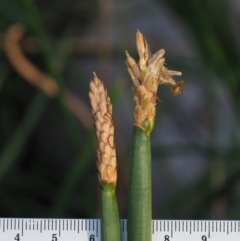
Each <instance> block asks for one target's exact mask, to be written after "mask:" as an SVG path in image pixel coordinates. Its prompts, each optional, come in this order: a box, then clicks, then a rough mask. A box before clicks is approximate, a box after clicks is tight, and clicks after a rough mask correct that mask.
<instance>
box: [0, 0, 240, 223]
mask: <svg viewBox="0 0 240 241" xmlns="http://www.w3.org/2000/svg"><path fill="white" fill-rule="evenodd" d="M239 13H240V3H239V1H237V0H228V1H227V0H182V1H178V0H151V1H147V0H140V1H137V0H131V1H126V0H123V1H115V0H112V1H111V0H99V1H93V0H88V1H84V0H82V1H80V0H68V1H64V0H60V1H59V0H50V1H49V0H41V1H40V0H37V1H33V0H11V1H9V0H0V47H1V49H0V136H1V138H0V197H1V198H0V216H1V217H42V218H45V217H46V218H47V217H51V218H99V195H98V194H99V186H98V182H97V174H96V167H95V145H96V143H95V137H94V132H93V125H92V119H91V117H90V105H89V99H88V85H89V81H90V80H91V78H92V72H93V71H96V73H97V75H98V77H99V78H100V79H101V80H102V81H103V82H104V84H105V85H106V87H107V88H108V91H109V93H110V95H111V99H112V101H113V105H114V121H115V126H116V127H115V129H116V146H117V153H118V166H119V176H118V187H117V196H118V202H119V209H120V217H121V218H126V194H127V180H128V176H127V173H128V172H127V170H128V149H129V142H130V139H131V130H132V123H133V116H132V115H133V114H132V113H133V112H132V109H133V106H132V93H131V81H130V77H129V76H128V73H127V71H126V67H125V63H124V61H125V52H124V51H125V50H128V52H129V53H130V54H131V55H132V56H134V57H135V58H136V59H137V58H138V56H137V53H136V47H135V33H136V29H139V30H140V31H141V32H142V33H143V34H144V35H145V37H146V38H147V40H148V43H149V45H150V46H151V50H152V52H155V51H157V50H158V49H159V48H164V49H165V50H166V56H165V57H166V59H167V61H166V62H167V67H168V68H169V69H173V70H177V71H181V72H182V73H183V76H182V77H181V79H182V80H184V82H185V83H184V90H183V93H182V94H181V95H180V96H177V97H173V96H171V92H170V88H169V87H168V86H166V87H165V86H160V90H159V98H160V100H161V102H159V103H158V105H157V118H156V125H155V130H154V132H153V138H152V144H153V146H152V156H153V218H154V219H239V217H240V205H239V203H240V182H239V181H240V149H239V148H240V142H239V141H240V131H239V130H240V129H239V120H240V108H239V106H240V82H239V81H240V72H239V67H240V62H239V56H240V52H239V49H240V44H239V41H238V39H239V36H240V32H239V26H238V25H239V24H238V23H239V21H240V17H239V16H240V14H239ZM19 24H20V25H19ZM16 36H18V38H19V39H17V37H16ZM176 80H177V79H176ZM46 93H47V94H46Z"/></svg>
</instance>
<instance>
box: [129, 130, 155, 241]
mask: <svg viewBox="0 0 240 241" xmlns="http://www.w3.org/2000/svg"><path fill="white" fill-rule="evenodd" d="M130 158H131V159H130V173H129V177H130V180H129V190H128V224H127V230H128V231H127V232H128V240H131V241H151V236H152V235H151V220H152V184H151V183H152V182H151V181H152V180H151V145H150V136H148V135H147V134H146V133H145V132H144V131H143V130H141V129H140V128H138V127H134V128H133V137H132V146H131V154H130Z"/></svg>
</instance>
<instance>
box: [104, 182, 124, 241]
mask: <svg viewBox="0 0 240 241" xmlns="http://www.w3.org/2000/svg"><path fill="white" fill-rule="evenodd" d="M119 222H120V221H119V215H118V207H117V199H116V195H115V185H113V184H107V183H102V184H101V240H102V241H120V240H121V234H120V223H119Z"/></svg>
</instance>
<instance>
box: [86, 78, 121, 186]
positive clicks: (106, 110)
mask: <svg viewBox="0 0 240 241" xmlns="http://www.w3.org/2000/svg"><path fill="white" fill-rule="evenodd" d="M89 98H90V102H91V106H92V115H93V119H94V122H95V128H96V135H97V141H98V150H97V169H98V178H99V182H100V184H101V183H102V182H104V183H108V184H114V185H116V182H117V158H116V149H115V143H114V125H113V120H112V105H111V103H110V98H109V97H108V95H107V91H106V90H105V88H104V85H103V83H102V82H101V81H100V80H99V79H98V77H97V76H96V74H95V73H94V78H93V80H92V81H91V82H90V92H89Z"/></svg>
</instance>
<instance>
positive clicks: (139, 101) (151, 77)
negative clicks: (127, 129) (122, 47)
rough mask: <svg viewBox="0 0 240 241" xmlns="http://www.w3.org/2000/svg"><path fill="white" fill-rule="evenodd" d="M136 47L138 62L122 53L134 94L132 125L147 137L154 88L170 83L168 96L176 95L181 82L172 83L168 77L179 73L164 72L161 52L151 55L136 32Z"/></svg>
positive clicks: (155, 93) (141, 36)
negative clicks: (169, 94)
mask: <svg viewBox="0 0 240 241" xmlns="http://www.w3.org/2000/svg"><path fill="white" fill-rule="evenodd" d="M136 44H137V50H138V54H139V62H138V63H136V61H135V60H134V59H133V58H132V57H131V56H130V55H129V54H128V52H127V51H126V57H127V59H126V64H127V68H128V72H129V74H130V77H131V79H132V82H133V91H134V104H135V109H134V121H135V123H134V124H135V125H136V126H138V127H140V128H141V129H143V130H144V131H145V132H146V133H147V134H150V133H151V131H152V128H153V125H154V118H155V115H156V107H155V106H156V100H157V99H158V98H157V89H158V85H160V84H170V85H172V94H173V95H178V94H180V93H181V92H182V86H183V81H180V82H178V83H176V82H175V81H174V80H173V78H172V76H174V75H177V76H181V74H182V73H181V72H178V71H173V70H168V69H167V68H166V67H165V66H164V62H165V59H164V58H163V56H164V54H165V51H164V50H163V49H160V50H158V51H157V52H156V53H155V54H153V55H152V54H151V52H150V48H149V46H148V44H147V41H146V39H145V38H144V36H143V35H142V33H141V32H140V31H139V30H138V31H137V34H136ZM146 122H147V123H148V125H147V127H146Z"/></svg>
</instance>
